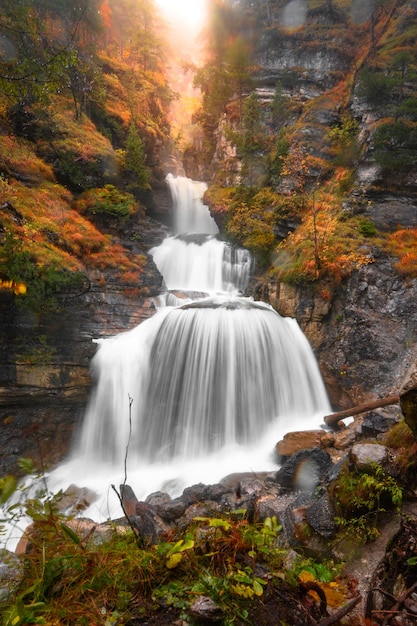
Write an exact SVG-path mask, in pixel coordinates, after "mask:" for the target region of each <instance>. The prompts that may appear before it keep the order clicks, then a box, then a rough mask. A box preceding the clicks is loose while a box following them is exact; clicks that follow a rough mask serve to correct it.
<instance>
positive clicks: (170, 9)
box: [156, 0, 207, 28]
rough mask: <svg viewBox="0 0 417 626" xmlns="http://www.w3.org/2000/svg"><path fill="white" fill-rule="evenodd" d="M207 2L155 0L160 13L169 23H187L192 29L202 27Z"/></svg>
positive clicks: (199, 0) (204, 0)
mask: <svg viewBox="0 0 417 626" xmlns="http://www.w3.org/2000/svg"><path fill="white" fill-rule="evenodd" d="M206 2H207V0H156V4H157V5H158V6H159V7H160V9H161V13H162V14H164V15H165V16H166V17H167V18H168V19H169V20H170V21H172V22H179V23H182V24H183V25H184V22H186V23H187V25H189V26H190V27H192V28H198V27H200V26H201V25H202V23H203V21H204V18H205V15H206V9H207V6H206Z"/></svg>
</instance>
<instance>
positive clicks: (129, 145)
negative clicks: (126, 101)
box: [125, 124, 150, 189]
mask: <svg viewBox="0 0 417 626" xmlns="http://www.w3.org/2000/svg"><path fill="white" fill-rule="evenodd" d="M125 170H126V172H127V173H128V175H129V178H130V182H131V185H130V186H131V188H132V189H135V188H139V189H149V187H150V185H149V169H148V167H147V166H146V154H145V146H144V143H143V141H142V139H141V137H140V135H139V132H138V129H137V128H136V126H135V125H134V124H131V125H130V128H129V134H128V136H127V141H126V153H125Z"/></svg>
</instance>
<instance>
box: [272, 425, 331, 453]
mask: <svg viewBox="0 0 417 626" xmlns="http://www.w3.org/2000/svg"><path fill="white" fill-rule="evenodd" d="M333 442H334V435H333V433H330V432H326V431H324V430H306V431H297V432H290V433H287V434H286V435H284V438H283V439H282V440H281V441H278V443H277V445H276V447H275V451H276V453H277V454H278V457H279V458H282V457H289V456H292V455H293V454H295V453H296V452H299V451H300V450H309V449H312V448H327V447H329V446H331V445H333Z"/></svg>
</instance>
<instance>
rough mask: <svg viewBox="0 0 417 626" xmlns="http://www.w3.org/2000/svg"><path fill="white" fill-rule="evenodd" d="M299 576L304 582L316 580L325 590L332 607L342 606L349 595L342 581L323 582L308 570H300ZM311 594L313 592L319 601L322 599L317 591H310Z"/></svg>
mask: <svg viewBox="0 0 417 626" xmlns="http://www.w3.org/2000/svg"><path fill="white" fill-rule="evenodd" d="M299 578H300V580H301V582H303V583H306V582H314V583H315V584H316V585H318V586H319V587H320V588H321V589H322V590H323V591H324V594H325V596H326V600H327V604H328V605H329V606H331V607H332V608H337V607H340V606H341V605H342V604H343V603H344V602H345V601H346V599H347V598H348V597H349V592H348V590H347V589H346V588H345V587H344V586H343V584H342V582H341V581H338V582H336V581H333V582H330V583H323V582H321V581H318V580H316V579H315V578H314V576H313V574H312V573H311V572H307V571H302V572H300V575H299ZM309 594H311V595H312V596H313V597H314V598H315V599H316V600H317V601H318V602H319V601H320V598H319V596H318V594H317V593H316V592H315V591H309Z"/></svg>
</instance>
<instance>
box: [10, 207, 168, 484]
mask: <svg viewBox="0 0 417 626" xmlns="http://www.w3.org/2000/svg"><path fill="white" fill-rule="evenodd" d="M140 229H141V233H142V235H141V236H142V237H143V238H145V236H146V244H145V243H142V242H140V243H139V242H136V241H132V240H131V235H132V233H131V232H129V233H128V237H127V239H128V242H127V245H129V246H131V247H132V248H133V249H132V252H133V253H135V254H145V255H146V253H147V250H148V249H149V248H150V247H151V246H153V245H157V244H158V243H160V242H161V241H162V239H163V238H164V236H165V233H166V230H165V228H164V227H163V226H161V225H160V224H158V223H157V222H154V221H153V220H152V219H150V218H146V219H145V220H144V222H143V223H142V224H141V226H140ZM88 279H89V285H88V286H86V289H85V291H84V292H82V293H79V294H70V295H69V297H67V298H66V299H64V300H63V301H62V303H61V304H62V307H61V309H60V311H59V313H56V312H47V311H40V312H38V313H33V312H31V311H29V310H27V309H24V308H22V307H21V306H18V303H16V302H15V300H14V299H13V296H12V294H10V293H7V292H5V291H2V292H0V319H1V324H0V422H1V423H2V428H1V430H0V450H1V455H0V475H5V474H8V473H13V474H14V473H17V474H18V473H19V470H18V467H17V460H18V459H19V457H30V458H32V459H33V460H34V462H35V466H36V467H38V468H40V467H42V468H43V469H46V467H48V466H50V465H51V464H55V463H58V462H59V461H60V460H62V458H63V456H65V455H66V454H67V452H68V450H69V447H70V445H71V442H72V440H73V435H74V431H75V429H76V428H77V426H78V424H79V422H80V421H81V419H82V416H83V411H84V407H85V405H86V400H87V397H88V393H89V390H90V387H91V378H90V362H91V359H92V357H93V356H94V354H95V352H96V344H95V343H93V339H99V338H101V337H107V336H111V335H114V334H117V333H119V332H122V331H125V330H128V329H130V328H133V327H134V326H136V325H137V324H139V323H140V322H141V321H143V320H144V319H146V318H148V317H150V316H151V315H153V313H154V312H155V306H154V304H153V301H152V296H156V295H158V294H159V293H160V292H161V290H162V277H161V275H160V273H159V272H158V270H157V268H156V266H155V264H154V263H153V260H152V258H151V257H149V256H148V257H147V263H146V265H145V268H144V270H143V272H142V274H141V277H140V284H138V286H137V288H136V289H133V290H132V285H126V284H123V282H120V280H117V281H116V280H115V278H114V277H113V276H112V275H106V276H104V275H103V274H102V273H101V272H97V273H95V274H91V275H90V276H88Z"/></svg>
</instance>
